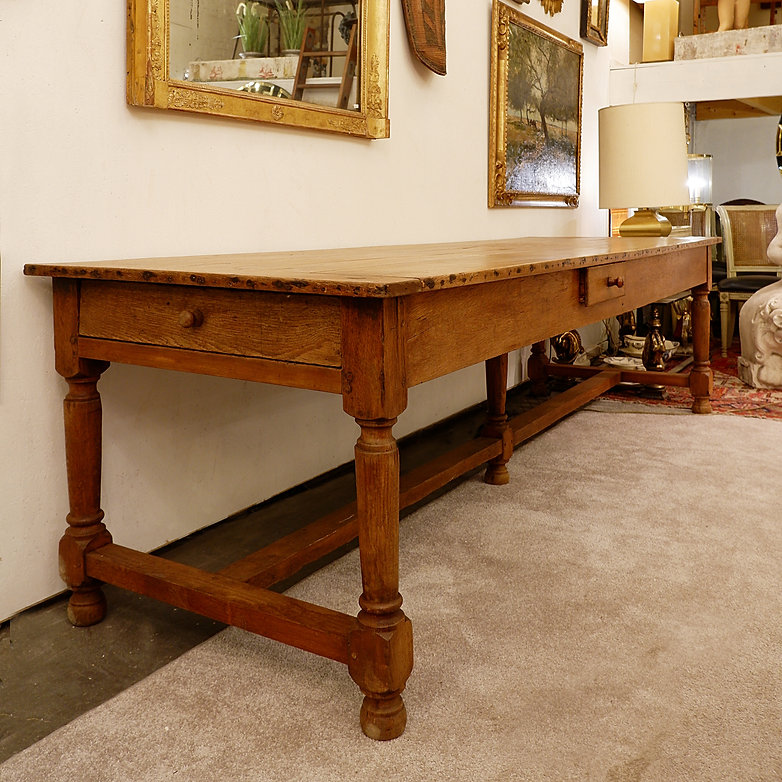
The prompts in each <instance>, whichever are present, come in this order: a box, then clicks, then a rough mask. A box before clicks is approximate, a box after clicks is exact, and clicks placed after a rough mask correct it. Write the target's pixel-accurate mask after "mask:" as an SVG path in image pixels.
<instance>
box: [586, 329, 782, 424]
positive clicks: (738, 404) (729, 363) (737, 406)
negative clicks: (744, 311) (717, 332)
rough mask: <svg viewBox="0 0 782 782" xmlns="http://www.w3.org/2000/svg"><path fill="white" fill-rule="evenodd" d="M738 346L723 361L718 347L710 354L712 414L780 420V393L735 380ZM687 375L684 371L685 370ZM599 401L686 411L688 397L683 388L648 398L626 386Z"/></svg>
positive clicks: (639, 390)
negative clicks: (633, 403)
mask: <svg viewBox="0 0 782 782" xmlns="http://www.w3.org/2000/svg"><path fill="white" fill-rule="evenodd" d="M740 355H741V346H740V344H739V342H738V341H736V342H734V343H733V345H732V346H731V348H730V350H729V351H728V356H727V358H723V357H722V356H721V355H720V349H719V345H715V346H714V347H713V349H712V354H711V368H712V371H713V372H714V392H713V394H712V397H711V404H712V408H713V410H714V412H715V413H723V414H730V415H744V416H751V417H753V418H775V419H778V420H782V389H775V390H769V389H759V388H752V387H750V386H747V385H745V384H744V383H742V382H741V380H739V378H738V357H739V356H740ZM685 371H688V370H685ZM600 398H601V399H613V400H618V401H625V402H626V401H628V400H629V399H633V400H634V401H637V402H642V403H643V404H645V405H661V406H665V407H678V408H685V409H689V407H690V404H691V397H690V393H689V391H688V390H687V389H686V388H666V389H665V391H664V392H663V395H662V397H655V396H651V395H650V394H649V392H648V390H647V389H644V388H643V387H640V386H628V387H623V388H621V389H614V390H612V391H610V392H608V393H606V394H603V395H602V396H601V397H600Z"/></svg>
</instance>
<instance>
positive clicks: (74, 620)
mask: <svg viewBox="0 0 782 782" xmlns="http://www.w3.org/2000/svg"><path fill="white" fill-rule="evenodd" d="M67 613H68V621H69V622H70V623H71V624H72V625H75V626H76V627H89V626H90V625H94V624H98V622H100V621H101V620H102V619H103V617H104V616H106V597H105V595H104V594H103V590H102V589H101V588H100V586H98V585H97V584H96V585H94V586H92V585H85V586H82V587H79V588H78V589H74V590H73V592H72V593H71V597H70V600H68V609H67Z"/></svg>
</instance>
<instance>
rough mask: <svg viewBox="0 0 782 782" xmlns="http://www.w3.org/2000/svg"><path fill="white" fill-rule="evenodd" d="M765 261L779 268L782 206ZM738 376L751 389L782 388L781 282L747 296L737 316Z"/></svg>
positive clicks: (781, 239)
mask: <svg viewBox="0 0 782 782" xmlns="http://www.w3.org/2000/svg"><path fill="white" fill-rule="evenodd" d="M777 229H778V230H777V235H776V236H775V237H774V238H773V239H772V240H771V244H769V246H768V251H767V254H768V259H769V261H771V263H774V264H776V265H777V266H782V204H780V206H779V208H778V209H777ZM739 335H740V337H741V356H740V357H739V377H740V378H741V379H742V380H743V381H744V382H745V383H746V384H747V385H748V386H753V387H754V388H782V280H780V281H779V282H774V283H772V284H771V285H766V287H765V288H761V289H760V290H759V291H757V293H754V294H753V295H752V296H750V298H749V299H747V301H746V302H745V303H744V306H743V307H742V308H741V313H740V314H739Z"/></svg>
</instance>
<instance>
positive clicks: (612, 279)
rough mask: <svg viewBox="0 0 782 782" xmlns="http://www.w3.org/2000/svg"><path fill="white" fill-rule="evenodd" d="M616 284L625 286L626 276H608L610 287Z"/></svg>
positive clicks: (621, 286) (620, 286)
mask: <svg viewBox="0 0 782 782" xmlns="http://www.w3.org/2000/svg"><path fill="white" fill-rule="evenodd" d="M614 286H616V287H617V288H624V286H625V278H624V277H609V278H608V287H609V288H613V287H614Z"/></svg>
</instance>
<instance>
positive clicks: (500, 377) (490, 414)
mask: <svg viewBox="0 0 782 782" xmlns="http://www.w3.org/2000/svg"><path fill="white" fill-rule="evenodd" d="M507 395H508V354H507V353H503V354H502V355H501V356H496V357H495V358H491V359H489V360H488V361H487V362H486V407H487V417H486V423H485V424H484V426H483V428H482V429H481V435H482V436H483V437H496V438H498V439H501V440H502V453H501V454H500V455H499V456H496V457H495V458H494V459H492V460H491V461H490V462H489V463H488V465H487V466H486V474H485V475H484V476H483V480H484V481H485V482H486V483H490V484H492V485H494V486H502V485H504V484H506V483H508V481H509V480H510V475H509V474H508V468H507V466H506V465H507V463H508V461H509V460H510V457H511V454H512V453H513V433H512V432H511V430H510V426H509V425H508V415H507V413H506V410H505V401H506V398H507Z"/></svg>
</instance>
